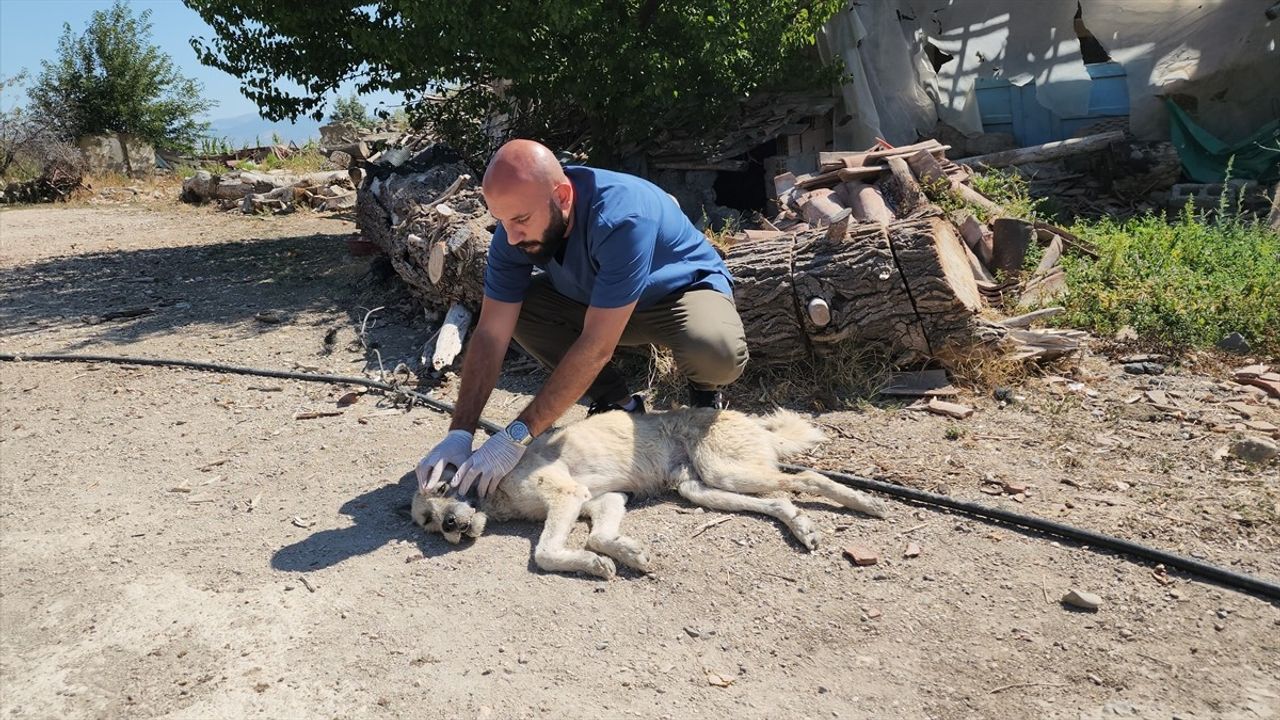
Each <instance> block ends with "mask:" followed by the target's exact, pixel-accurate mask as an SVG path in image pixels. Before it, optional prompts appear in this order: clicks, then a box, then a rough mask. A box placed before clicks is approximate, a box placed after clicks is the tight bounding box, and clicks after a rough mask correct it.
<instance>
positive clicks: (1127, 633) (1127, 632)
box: [1120, 628, 1133, 640]
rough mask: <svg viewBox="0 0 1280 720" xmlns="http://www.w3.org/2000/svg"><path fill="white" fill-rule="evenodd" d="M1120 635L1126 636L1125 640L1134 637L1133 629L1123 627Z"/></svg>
mask: <svg viewBox="0 0 1280 720" xmlns="http://www.w3.org/2000/svg"><path fill="white" fill-rule="evenodd" d="M1120 637H1122V638H1124V639H1125V640H1128V639H1129V638H1131V637H1133V631H1132V630H1130V629H1129V628H1121V630H1120Z"/></svg>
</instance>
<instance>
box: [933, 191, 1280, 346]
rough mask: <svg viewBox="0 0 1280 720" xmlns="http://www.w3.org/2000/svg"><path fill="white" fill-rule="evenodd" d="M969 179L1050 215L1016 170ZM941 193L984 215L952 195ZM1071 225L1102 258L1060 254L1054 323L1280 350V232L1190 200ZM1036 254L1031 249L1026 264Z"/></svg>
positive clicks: (958, 206)
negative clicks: (1202, 209) (1163, 209)
mask: <svg viewBox="0 0 1280 720" xmlns="http://www.w3.org/2000/svg"><path fill="white" fill-rule="evenodd" d="M971 185H972V186H973V187H974V189H976V190H978V191H979V192H981V193H983V194H984V195H986V196H987V197H990V198H991V199H992V200H995V201H996V202H997V203H1000V204H1001V205H1003V206H1004V207H1005V208H1006V209H1007V210H1008V213H1007V214H1008V215H1009V216H1010V217H1020V218H1024V219H1028V220H1032V219H1043V218H1046V217H1048V216H1051V215H1052V213H1049V212H1047V211H1048V209H1049V208H1050V207H1051V206H1052V199H1051V198H1033V197H1031V195H1030V193H1029V192H1028V188H1027V184H1026V182H1025V181H1024V180H1023V179H1022V178H1021V177H1020V176H1019V175H1017V174H1016V173H1006V172H1001V171H989V172H986V173H982V174H977V175H975V176H974V177H973V179H972V180H971ZM931 194H932V193H931ZM939 200H940V202H941V203H942V204H943V207H944V208H945V209H947V210H966V211H968V212H971V213H973V214H974V215H975V216H978V217H979V218H980V219H982V220H987V219H988V218H986V216H985V214H984V213H983V211H982V209H981V208H977V207H973V206H969V205H967V204H966V203H963V202H962V201H961V200H959V199H958V198H956V197H955V196H954V195H950V194H947V196H946V197H942V196H940V197H939ZM1070 229H1071V231H1072V232H1073V233H1074V234H1075V235H1077V236H1079V237H1080V238H1081V239H1082V240H1084V241H1085V242H1086V243H1087V244H1091V245H1093V246H1094V247H1095V248H1096V249H1097V251H1098V255H1099V257H1098V259H1096V260H1094V259H1092V258H1089V257H1087V256H1083V255H1079V254H1074V253H1071V252H1067V253H1065V254H1064V255H1063V259H1062V264H1063V265H1064V267H1065V268H1066V270H1067V287H1068V294H1067V296H1066V297H1065V298H1063V299H1061V300H1058V301H1054V304H1062V305H1064V306H1065V307H1066V308H1067V312H1066V313H1064V314H1063V315H1061V316H1059V317H1058V318H1057V320H1056V322H1057V324H1059V325H1063V326H1069V327H1076V328H1083V329H1087V330H1091V331H1093V332H1095V333H1097V334H1099V335H1103V336H1108V337H1109V336H1111V335H1112V334H1114V333H1115V331H1117V330H1119V329H1120V328H1121V327H1124V326H1126V325H1128V326H1131V327H1133V328H1134V330H1136V331H1137V333H1138V335H1139V337H1141V338H1142V339H1143V340H1145V341H1148V342H1155V343H1161V344H1164V345H1167V346H1170V347H1172V348H1190V347H1209V346H1212V345H1214V344H1215V343H1217V342H1218V341H1219V340H1221V339H1222V337H1223V336H1224V335H1226V334H1228V333H1231V332H1239V333H1240V334H1241V335H1243V336H1244V337H1245V338H1246V339H1247V340H1248V341H1249V343H1250V345H1252V346H1253V348H1254V349H1255V350H1256V351H1258V352H1261V353H1265V354H1268V355H1271V356H1273V357H1275V356H1280V234H1277V233H1276V232H1275V231H1274V230H1271V229H1270V228H1269V227H1267V225H1266V224H1264V223H1262V222H1260V221H1258V220H1256V219H1254V218H1252V217H1250V216H1247V215H1244V214H1242V213H1240V212H1238V210H1234V209H1233V208H1230V207H1227V206H1225V205H1224V206H1223V207H1219V208H1217V209H1216V211H1215V212H1214V213H1212V214H1211V215H1210V214H1201V213H1196V212H1194V211H1193V210H1192V209H1191V207H1190V206H1188V207H1187V208H1186V209H1185V210H1184V211H1183V212H1182V213H1180V214H1178V215H1177V216H1175V217H1172V218H1166V217H1165V216H1164V215H1162V214H1161V215H1155V214H1151V215H1145V216H1140V217H1136V218H1132V219H1129V220H1125V221H1116V220H1112V219H1109V218H1103V219H1101V220H1083V219H1081V220H1077V221H1076V222H1075V223H1074V224H1072V226H1071V228H1070ZM1042 256H1043V249H1042V248H1040V247H1038V246H1032V247H1031V248H1029V249H1028V252H1027V257H1026V261H1025V266H1026V268H1027V269H1028V270H1030V269H1033V268H1034V267H1035V266H1036V265H1037V264H1038V263H1039V262H1040V258H1041V257H1042Z"/></svg>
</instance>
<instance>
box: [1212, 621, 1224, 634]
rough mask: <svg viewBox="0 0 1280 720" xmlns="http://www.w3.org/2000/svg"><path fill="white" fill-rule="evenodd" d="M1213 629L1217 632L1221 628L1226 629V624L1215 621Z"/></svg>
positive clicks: (1221, 629)
mask: <svg viewBox="0 0 1280 720" xmlns="http://www.w3.org/2000/svg"><path fill="white" fill-rule="evenodd" d="M1213 629H1214V630H1217V631H1218V632H1222V631H1223V630H1226V629H1227V625H1226V623H1223V622H1216V623H1214V624H1213Z"/></svg>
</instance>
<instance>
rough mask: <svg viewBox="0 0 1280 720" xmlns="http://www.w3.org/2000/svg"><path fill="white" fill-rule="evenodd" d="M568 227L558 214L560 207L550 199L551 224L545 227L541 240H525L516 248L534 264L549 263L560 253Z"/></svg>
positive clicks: (562, 214)
mask: <svg viewBox="0 0 1280 720" xmlns="http://www.w3.org/2000/svg"><path fill="white" fill-rule="evenodd" d="M568 227H569V223H567V222H565V219H564V213H562V212H560V206H559V205H558V204H556V201H555V198H552V199H551V223H550V224H549V225H547V229H546V231H545V232H543V233H542V239H541V240H525V241H524V242H522V243H520V244H519V245H517V246H516V247H519V248H520V249H521V250H523V251H525V254H527V255H528V256H529V257H530V258H532V259H533V261H534V262H536V263H545V262H548V261H550V260H551V259H552V258H554V257H555V256H556V253H558V252H560V248H561V247H563V246H564V242H565V239H566V238H565V236H564V231H565V230H566V229H567V228H568Z"/></svg>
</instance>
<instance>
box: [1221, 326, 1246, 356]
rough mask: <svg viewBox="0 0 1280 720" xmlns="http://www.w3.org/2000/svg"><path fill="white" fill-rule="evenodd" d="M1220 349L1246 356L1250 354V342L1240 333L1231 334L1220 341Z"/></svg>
mask: <svg viewBox="0 0 1280 720" xmlns="http://www.w3.org/2000/svg"><path fill="white" fill-rule="evenodd" d="M1218 348H1219V349H1221V350H1226V351H1227V352H1231V353H1236V354H1237V355H1244V354H1246V353H1248V352H1249V350H1250V347H1249V341H1248V340H1245V339H1244V336H1243V335H1241V334H1240V333H1238V332H1233V333H1229V334H1228V335H1227V336H1226V337H1224V338H1222V339H1221V340H1219V341H1218Z"/></svg>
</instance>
